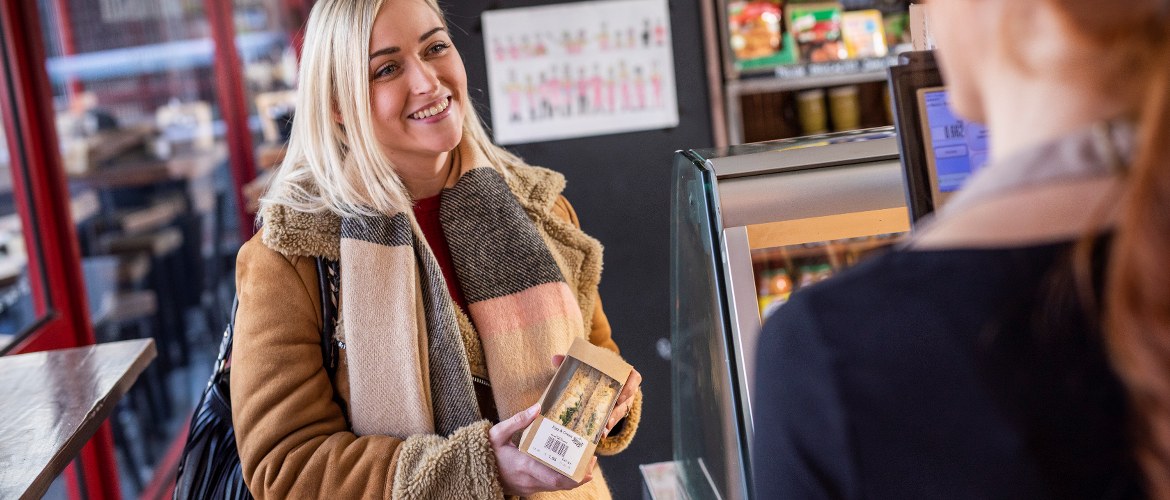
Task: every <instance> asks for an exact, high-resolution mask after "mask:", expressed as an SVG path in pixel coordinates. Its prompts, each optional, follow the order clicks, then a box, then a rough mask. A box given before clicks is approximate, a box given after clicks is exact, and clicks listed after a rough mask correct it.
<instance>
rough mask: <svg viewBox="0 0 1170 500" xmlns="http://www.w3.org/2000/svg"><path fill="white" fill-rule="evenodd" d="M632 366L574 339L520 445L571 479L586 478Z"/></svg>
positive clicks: (593, 346)
mask: <svg viewBox="0 0 1170 500" xmlns="http://www.w3.org/2000/svg"><path fill="white" fill-rule="evenodd" d="M631 370H633V367H631V366H630V365H629V364H628V363H626V362H625V361H622V359H621V357H619V356H618V355H617V354H616V353H614V352H613V351H610V350H608V349H604V348H601V347H597V346H595V345H593V344H590V343H589V342H588V341H587V340H585V339H576V340H575V341H573V345H572V346H570V347H569V352H568V353H567V354H566V355H565V361H564V362H563V363H561V367H560V368H559V369H557V373H556V375H554V376H553V379H552V381H551V382H549V384H548V387H547V388H545V390H544V395H543V396H541V398H540V414H539V415H537V416H536V420H534V421H533V422H532V424H531V425H529V426H528V428H527V429H524V433H523V434H522V435H521V437H520V450H522V451H524V452H525V453H528V454H529V455H532V456H533V457H536V459H537V460H540V461H541V462H544V463H545V464H547V465H548V466H549V467H552V468H553V470H556V471H557V472H560V473H561V474H564V475H566V476H568V477H570V478H572V479H573V480H574V481H581V480H582V479H584V478H585V474H586V473H587V472H588V471H587V470H586V469H587V468H588V466H589V463H590V462H591V461H592V460H591V459H592V458H593V452H594V451H595V450H596V449H597V443H598V441H600V440H601V433H602V431H604V430H605V424H606V423H607V422H608V421H609V414H610V412H612V411H613V408H614V405H616V404H617V398H618V395H619V394H621V392H622V385H624V384H625V383H626V379H627V378H629V376H630V371H631Z"/></svg>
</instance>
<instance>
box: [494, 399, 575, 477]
mask: <svg viewBox="0 0 1170 500" xmlns="http://www.w3.org/2000/svg"><path fill="white" fill-rule="evenodd" d="M538 411H540V404H539V403H538V404H534V405H532V406H531V407H530V408H528V409H527V410H524V411H522V412H520V413H517V414H515V415H512V418H509V419H507V420H504V421H503V422H500V423H498V424H496V425H494V426H492V428H491V430H489V431H488V439H489V440H491V443H492V451H494V452H495V454H496V463H497V464H499V466H500V484H501V485H502V486H503V487H504V494H505V495H519V496H522V497H526V496H530V495H532V494H533V493H540V492H542V491H558V490H571V489H573V488H576V487H578V486H580V485H582V484H585V483H588V482H589V481H590V480H591V479H593V467H594V466H596V465H597V457H593V462H592V463H590V464H589V473H588V474H585V478H584V479H582V480H581V482H580V483H577V482H574V481H573V480H572V479H569V478H568V477H565V476H563V475H561V474H559V473H557V472H556V471H554V470H552V469H551V468H549V467H548V466H547V465H544V464H543V463H541V462H540V461H539V460H537V459H535V458H532V457H531V456H530V455H528V454H527V453H524V452H522V451H520V448H517V447H516V445H514V444H512V435H513V434H516V433H517V432H520V431H522V430H524V428H525V427H528V424H531V423H532V421H533V420H536V413H537V412H538Z"/></svg>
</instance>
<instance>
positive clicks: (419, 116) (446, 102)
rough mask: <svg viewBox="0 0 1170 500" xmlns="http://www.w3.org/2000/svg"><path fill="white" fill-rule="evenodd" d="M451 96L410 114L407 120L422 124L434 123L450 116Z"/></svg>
mask: <svg viewBox="0 0 1170 500" xmlns="http://www.w3.org/2000/svg"><path fill="white" fill-rule="evenodd" d="M450 109H451V96H449V95H448V96H446V97H443V98H442V99H439V100H438V101H435V102H432V103H429V104H427V105H426V107H424V108H423V109H420V110H418V111H415V112H414V113H411V114H410V116H409V118H410V119H411V120H415V121H421V122H423V123H435V122H437V121H440V120H442V119H444V118H446V117H448V116H450V115H451V112H450Z"/></svg>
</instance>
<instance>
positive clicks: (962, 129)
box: [922, 90, 987, 193]
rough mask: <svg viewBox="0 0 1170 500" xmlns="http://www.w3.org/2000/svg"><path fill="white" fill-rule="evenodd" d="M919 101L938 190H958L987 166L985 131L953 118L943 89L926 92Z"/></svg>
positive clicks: (949, 191)
mask: <svg viewBox="0 0 1170 500" xmlns="http://www.w3.org/2000/svg"><path fill="white" fill-rule="evenodd" d="M922 98H923V103H922V105H923V108H924V110H925V115H926V124H925V126H926V127H927V128H928V130H929V133H928V134H927V136H928V137H929V138H930V144H929V146H928V149H929V150H928V151H927V154H928V155H930V156H931V157H932V158H933V160H934V162H933V163H934V168H935V175H936V176H937V179H938V191H939V192H940V193H951V192H954V191H958V190H959V188H960V187H962V186H963V183H964V182H966V180H967V178H968V177H970V176H971V174H973V173H975V172H976V171H977V170H979V169H980V168H982V167H983V166H984V165H986V164H987V129H986V128H984V127H983V126H982V125H979V124H977V123H974V122H969V121H965V120H963V119H961V118H959V117H957V116H955V114H954V113H953V112H951V107H950V104H949V100H948V98H947V91H946V90H929V91H926V92H924V93H923V96H922Z"/></svg>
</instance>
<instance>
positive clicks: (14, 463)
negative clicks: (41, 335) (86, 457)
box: [0, 339, 157, 498]
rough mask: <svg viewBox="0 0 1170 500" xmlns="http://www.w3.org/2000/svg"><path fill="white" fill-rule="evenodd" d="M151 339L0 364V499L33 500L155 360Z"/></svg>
mask: <svg viewBox="0 0 1170 500" xmlns="http://www.w3.org/2000/svg"><path fill="white" fill-rule="evenodd" d="M156 354H157V353H156V351H155V347H154V340H153V339H137V340H127V341H123V342H111V343H107V344H98V345H91V346H85V347H76V348H72V349H60V350H55V351H46V352H38V353H32V354H20V355H16V356H5V357H0V498H40V497H41V496H43V495H44V494H45V491H46V490H47V489H48V488H49V485H50V484H51V483H52V482H53V479H55V478H56V477H57V476H58V475H59V474H60V473H61V471H62V470H64V469H65V466H67V465H69V462H70V461H72V460H73V457H75V456H76V455H77V454H78V452H80V451H81V448H82V446H84V445H85V443H86V442H88V441H89V438H90V437H91V436H93V435H94V433H96V432H97V430H98V427H100V426H101V424H102V423H103V422H104V421H105V420H106V418H107V417H109V416H110V413H111V412H113V410H114V406H115V404H116V403H117V402H118V399H119V398H121V397H122V396H123V395H124V394H126V391H128V390H129V389H130V386H131V385H133V384H134V381H135V380H137V379H138V375H139V374H141V373H142V371H143V370H144V369H145V368H146V366H147V365H149V364H150V361H151V360H152V359H154V357H155V355H156Z"/></svg>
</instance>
